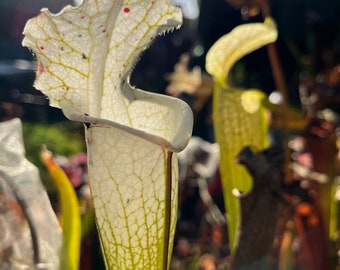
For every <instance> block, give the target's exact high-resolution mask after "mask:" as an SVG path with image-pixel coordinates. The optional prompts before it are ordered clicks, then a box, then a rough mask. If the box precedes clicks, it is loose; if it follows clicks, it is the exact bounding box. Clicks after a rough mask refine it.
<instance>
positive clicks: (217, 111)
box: [206, 17, 277, 250]
mask: <svg viewBox="0 0 340 270" xmlns="http://www.w3.org/2000/svg"><path fill="white" fill-rule="evenodd" d="M276 39H277V29H276V24H275V22H274V21H273V19H272V18H270V17H268V18H266V19H265V21H264V23H249V24H244V25H240V26H237V27H236V28H234V29H233V30H232V31H231V32H230V33H228V34H226V35H224V36H223V37H221V38H220V39H219V40H217V41H216V43H215V44H214V45H213V46H212V47H211V48H210V50H209V51H208V54H207V57H206V70H207V71H208V72H209V73H210V74H211V75H212V76H213V77H214V79H215V85H214V91H213V121H214V129H215V137H216V141H217V143H218V144H219V146H220V151H221V153H220V170H221V177H222V188H223V195H224V201H225V208H226V210H227V222H228V232H229V240H230V246H231V249H232V250H234V248H235V245H236V242H237V231H238V224H239V215H240V209H239V199H238V198H237V196H235V195H236V194H235V191H236V193H239V192H243V193H246V192H248V191H250V190H251V187H252V180H251V176H250V175H249V174H248V172H247V171H246V170H245V168H244V167H242V166H241V165H239V164H236V161H235V159H236V156H237V155H238V153H239V152H240V151H241V149H243V148H244V147H245V146H248V145H250V146H251V147H253V148H255V149H256V150H258V151H260V150H261V149H264V148H266V147H267V146H268V144H269V139H268V123H267V122H268V121H267V120H266V115H265V108H264V106H263V104H262V102H263V100H264V99H265V98H266V97H265V94H264V93H262V92H261V91H260V90H256V89H238V88H235V87H232V86H230V85H229V82H228V75H229V72H230V70H231V68H232V67H233V65H234V64H235V63H236V62H237V61H238V60H239V59H241V58H242V57H243V56H245V55H247V54H249V53H251V52H252V51H254V50H256V49H258V48H260V47H262V46H263V45H266V44H268V43H271V42H274V41H275V40H276Z"/></svg>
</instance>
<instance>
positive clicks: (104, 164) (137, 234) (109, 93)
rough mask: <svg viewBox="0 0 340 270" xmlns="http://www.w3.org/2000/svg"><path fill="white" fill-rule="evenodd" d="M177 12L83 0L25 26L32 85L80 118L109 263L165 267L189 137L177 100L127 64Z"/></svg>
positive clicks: (137, 1) (145, 0)
mask: <svg viewBox="0 0 340 270" xmlns="http://www.w3.org/2000/svg"><path fill="white" fill-rule="evenodd" d="M181 23H182V13H181V11H180V9H179V8H177V7H174V6H173V5H172V4H171V3H170V2H169V1H167V0H157V1H155V0H84V1H83V2H82V3H81V4H80V5H79V6H77V7H72V6H67V7H65V8H64V9H63V10H62V11H61V12H60V13H58V14H51V13H50V12H49V11H48V10H47V9H43V10H42V11H41V14H40V15H38V16H37V17H35V18H32V19H30V20H29V21H28V22H27V24H26V26H25V29H24V35H25V37H24V40H23V45H24V46H26V47H29V48H30V49H31V50H32V51H33V52H34V54H35V55H36V58H37V73H36V80H35V83H34V85H35V88H36V89H38V90H40V91H42V92H43V93H44V94H45V95H47V97H48V98H49V100H50V105H51V106H54V107H59V108H61V109H62V111H63V113H64V114H65V115H66V116H67V117H68V118H69V119H71V120H74V121H80V122H83V123H84V126H85V135H86V144H87V151H88V167H89V182H90V188H91V194H92V198H93V203H94V207H95V214H96V222H97V227H98V231H99V235H100V240H101V245H102V250H103V254H104V258H105V263H106V267H107V269H110V270H111V269H119V270H124V269H156V270H159V269H168V268H169V262H170V256H171V251H172V246H173V235H174V231H175V223H176V216H177V180H178V168H177V156H176V152H179V151H181V150H182V149H184V148H185V146H186V144H187V143H188V140H189V138H190V136H191V131H192V123H193V116H192V111H191V109H190V107H189V106H188V105H187V104H186V103H185V102H183V101H181V100H179V99H176V98H173V97H169V96H165V95H160V94H156V93H150V92H146V91H143V90H140V89H137V88H135V87H133V86H131V85H130V83H129V76H130V73H131V69H132V67H133V65H134V64H135V62H136V59H137V58H138V57H139V55H140V53H141V52H142V51H143V50H145V49H146V48H147V47H148V46H149V45H150V43H151V41H152V40H153V39H154V38H155V36H157V35H158V34H161V33H165V32H166V31H169V30H172V29H174V28H177V27H179V26H180V25H181Z"/></svg>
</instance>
